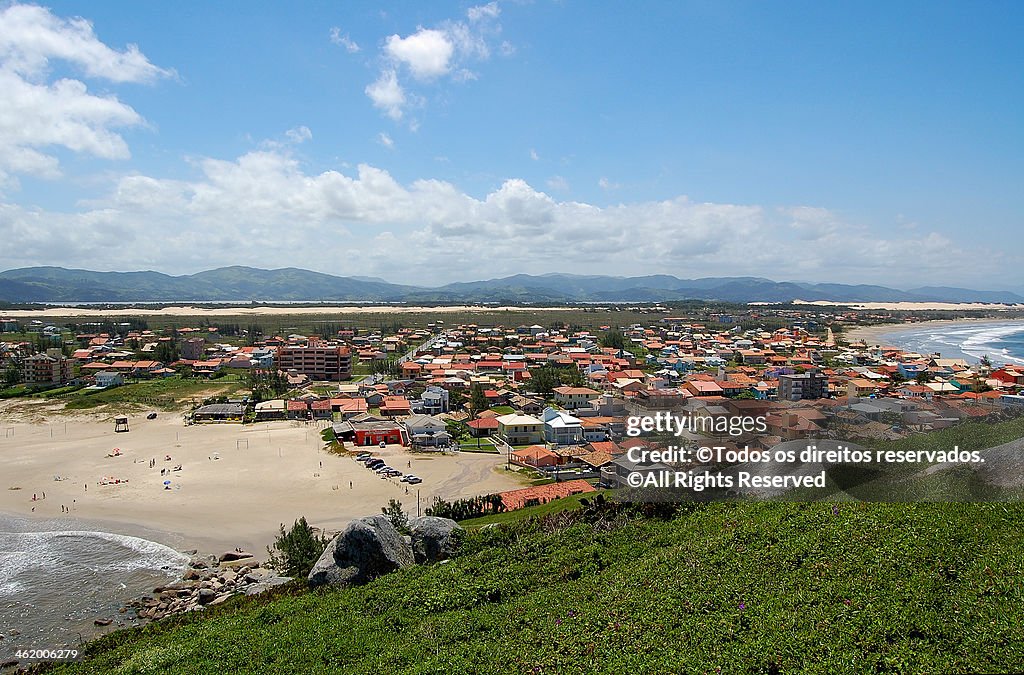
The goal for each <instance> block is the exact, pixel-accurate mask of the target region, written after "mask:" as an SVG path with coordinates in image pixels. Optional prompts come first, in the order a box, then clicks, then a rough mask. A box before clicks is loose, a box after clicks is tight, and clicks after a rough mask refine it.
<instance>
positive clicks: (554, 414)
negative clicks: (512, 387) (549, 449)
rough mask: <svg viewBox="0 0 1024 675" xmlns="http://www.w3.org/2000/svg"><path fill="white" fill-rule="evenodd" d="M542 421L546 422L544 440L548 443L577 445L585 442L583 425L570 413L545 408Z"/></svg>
mask: <svg viewBox="0 0 1024 675" xmlns="http://www.w3.org/2000/svg"><path fill="white" fill-rule="evenodd" d="M541 419H543V420H544V440H546V441H547V442H548V443H554V444H555V445H577V444H579V443H582V442H583V424H582V422H581V421H580V420H579V419H578V418H576V417H573V416H572V415H570V414H569V413H567V412H565V411H562V410H555V409H554V408H545V409H544V413H543V414H542V416H541Z"/></svg>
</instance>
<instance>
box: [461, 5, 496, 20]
mask: <svg viewBox="0 0 1024 675" xmlns="http://www.w3.org/2000/svg"><path fill="white" fill-rule="evenodd" d="M499 14H501V8H500V7H498V3H497V2H489V3H487V4H486V5H477V6H476V7H470V8H469V10H467V11H466V16H467V17H469V20H470V21H486V20H487V19H496V18H498V15H499Z"/></svg>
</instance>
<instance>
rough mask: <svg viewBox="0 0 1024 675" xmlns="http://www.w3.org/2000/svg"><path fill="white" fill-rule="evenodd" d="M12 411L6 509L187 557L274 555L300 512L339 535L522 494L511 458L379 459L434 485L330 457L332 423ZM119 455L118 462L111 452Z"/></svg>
mask: <svg viewBox="0 0 1024 675" xmlns="http://www.w3.org/2000/svg"><path fill="white" fill-rule="evenodd" d="M5 413H6V411H4V413H0V465H2V466H3V472H2V474H0V512H4V513H8V514H15V515H20V516H26V517H35V518H40V519H47V520H49V519H54V518H63V517H68V518H71V519H77V520H81V521H82V523H83V524H84V523H92V524H95V523H106V524H109V526H110V528H113V529H109V530H108V531H112V532H115V533H118V534H132V535H136V536H138V535H137V533H138V532H139V531H140V530H141V529H142V528H145V529H146V530H147V531H149V532H152V531H156V532H161V533H164V536H162V537H157V539H156V540H157V541H160V543H163V544H166V545H168V546H171V547H173V548H177V549H179V550H184V549H191V548H196V549H199V550H200V551H203V552H209V553H219V552H221V551H224V550H230V549H233V548H235V547H236V546H238V547H242V548H245V549H246V550H249V551H252V552H253V553H255V554H257V555H258V556H260V557H265V553H266V551H265V549H266V546H267V545H268V544H270V543H272V542H273V540H274V538H275V536H276V535H277V533H278V528H279V525H280V524H281V523H284V524H286V525H288V526H290V525H291V523H292V522H293V521H294V520H295V519H297V518H298V517H300V516H305V517H306V519H307V521H308V522H309V523H310V524H311V525H314V526H317V527H322V528H326V529H329V530H337V529H341V528H342V527H343V526H344V525H345V524H346V523H347V522H348V521H349V520H351V519H353V518H357V517H360V516H364V515H370V514H373V513H379V512H380V509H381V507H382V506H385V505H386V504H387V502H388V500H389V499H392V498H394V499H398V500H400V501H401V502H402V504H403V506H404V507H405V508H406V511H407V512H411V513H412V514H413V515H415V512H416V501H417V491H418V492H419V494H420V505H421V508H425V507H426V506H428V505H429V504H430V503H431V502H432V501H433V498H434V496H440V497H442V498H445V499H450V498H454V497H468V496H472V495H477V494H486V493H491V492H498V491H502V490H509V489H515V488H518V487H522V486H523V482H522V480H521V479H520V478H518V477H516V476H515V475H513V474H507V473H505V472H504V469H503V468H504V465H505V458H504V456H502V455H496V454H476V453H460V454H458V455H449V456H435V455H427V454H414V453H411V452H409V451H407V450H406V449H405V448H402V447H400V446H389V447H388V448H387V449H380V448H374V449H373V452H374V453H375V454H377V455H379V456H380V457H382V458H384V459H385V460H386V461H387V462H388V463H389V464H391V465H392V466H394V467H396V468H400V469H403V470H405V471H406V472H412V473H415V474H416V475H418V476H420V477H421V478H423V483H421V484H419V485H417V486H407V485H406V484H405V483H401V482H399V481H398V480H397V479H392V480H382V479H381V478H379V477H378V476H377V475H376V474H374V473H373V472H371V471H368V470H367V469H366V468H365V467H363V465H362V464H359V463H358V462H356V461H354V460H353V459H352V458H351V457H348V456H339V455H334V454H330V453H326V452H324V451H323V450H322V446H323V442H322V441H321V438H320V429H321V428H322V424H321V426H320V427H317V426H314V425H313V424H308V425H307V424H306V423H302V422H287V421H280V422H265V423H260V424H253V425H245V426H244V427H243V426H241V425H238V424H215V425H192V426H184V424H183V423H182V417H181V415H180V414H175V413H161V414H160V415H159V417H158V418H157V419H155V420H147V419H145V417H144V416H141V415H140V416H133V417H131V418H130V428H131V430H130V431H129V432H127V433H115V432H114V425H113V423H112V422H109V421H104V420H101V419H99V418H81V417H78V418H72V417H57V416H51V417H48V418H47V419H46V421H44V422H35V423H30V422H28V421H25V420H24V419H20V418H17V417H14V416H12V415H8V414H5ZM115 448H117V449H118V451H119V456H114V457H110V456H108V455H110V454H114V449H115ZM168 455H169V456H170V459H169V460H168V459H166V457H167V456H168ZM151 462H153V464H154V465H153V466H151ZM410 464H411V466H410ZM179 465H180V466H181V470H179V471H174V470H173V469H174V468H175V467H177V466H179ZM162 472H163V475H161V473H162ZM58 476H59V477H60V480H55V478H56V477H58ZM111 478H113V479H114V480H115V481H116V480H120V481H121V482H120V483H114V482H111V480H110V479H111ZM104 481H106V482H107V483H108V484H106V485H103V484H102V483H103V482H104ZM165 481H170V483H169V486H165V485H164V482H165ZM165 487H170V489H165ZM406 490H408V493H407V492H406ZM43 494H45V499H44V498H43ZM33 495H35V496H36V500H35V501H33V499H32V498H33ZM62 507H66V508H67V509H68V510H69V513H66V512H65V511H64V510H63V509H62ZM33 509H34V510H33ZM150 538H153V535H152V534H151V535H150Z"/></svg>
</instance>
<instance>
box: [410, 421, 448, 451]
mask: <svg viewBox="0 0 1024 675" xmlns="http://www.w3.org/2000/svg"><path fill="white" fill-rule="evenodd" d="M402 423H403V424H404V425H405V429H406V432H407V434H408V437H409V439H410V440H411V441H412V444H413V445H414V446H420V447H440V446H446V445H449V444H451V442H452V437H451V435H450V434H449V433H448V428H447V426H446V425H445V423H444V422H442V421H441V420H439V419H437V418H436V417H431V416H430V415H412V416H410V417H408V418H406V419H405V420H404V421H403V422H402Z"/></svg>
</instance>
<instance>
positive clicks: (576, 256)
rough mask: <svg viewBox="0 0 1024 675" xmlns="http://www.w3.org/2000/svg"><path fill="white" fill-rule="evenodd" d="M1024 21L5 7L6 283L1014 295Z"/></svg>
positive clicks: (453, 6)
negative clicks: (121, 273)
mask: <svg viewBox="0 0 1024 675" xmlns="http://www.w3.org/2000/svg"><path fill="white" fill-rule="evenodd" d="M1022 28H1024V5H1021V4H1020V3H1015V2H1006V3H999V2H983V3H934V2H930V3H924V2H921V3H912V2H905V3H895V4H894V3H866V2H865V3H857V4H855V5H850V4H848V3H811V2H807V3H795V2H794V3H757V2H749V3H748V2H711V1H706V2H663V3H644V4H640V5H639V6H633V5H627V4H624V3H592V2H571V1H568V0H566V1H564V2H549V1H545V0H536V1H534V2H513V1H508V2H503V1H502V0H498V2H492V3H489V4H487V3H482V4H473V3H441V2H436V3H412V2H408V3H380V4H378V3H328V2H324V3H306V4H299V5H294V6H288V7H285V6H283V5H281V4H280V3H269V2H268V3H184V4H179V5H177V6H175V7H173V8H172V7H171V6H170V5H158V4H155V3H151V4H139V3H135V2H104V3H85V2H54V3H49V4H46V5H27V4H11V3H7V4H0V80H2V81H0V85H2V86H0V236H2V237H3V239H4V240H5V241H6V242H8V245H5V246H4V247H3V248H2V250H0V268H2V269H7V268H12V267H21V266H28V265H37V264H52V265H61V266H66V267H83V268H89V269H104V270H107V269H118V270H128V269H156V270H159V271H164V272H168V273H188V272H195V271H199V270H202V269H208V268H212V267H217V266H221V265H230V264H244V265H253V266H258V267H283V266H296V267H304V268H309V269H316V270H319V271H324V272H330V273H334V274H342V275H347V274H352V275H372V276H380V277H383V278H386V279H388V280H390V281H396V282H406V283H423V284H440V283H445V282H449V281H462V280H471V279H478V278H491V277H495V276H503V275H506V274H513V273H517V272H530V273H544V272H553V271H567V272H574V273H581V274H587V273H594V274H598V273H599V274H617V275H634V274H647V273H668V274H675V275H676V276H680V277H700V276H739V275H757V276H766V277H770V278H774V279H779V280H785V279H798V280H809V281H823V282H828V281H838V282H847V283H881V284H888V285H894V286H902V287H912V286H916V285H921V284H925V283H927V284H942V285H967V286H973V287H984V288H1020V287H1021V286H1022V285H1024V277H1022V276H1021V275H1020V273H1019V272H1018V271H1017V270H1019V264H1018V263H1017V261H1016V256H1014V255H1013V253H1012V251H1013V250H1014V249H1016V250H1020V249H1021V248H1022V246H1024V234H1021V233H1022V232H1024V227H1022V220H1024V216H1022V214H1024V159H1022V158H1024V124H1022V122H1021V120H1024V69H1022V68H1021V64H1022V63H1024V46H1022V44H1024V42H1022V41H1021V40H1020V39H1019V35H1020V34H1021V29H1022ZM131 45H135V46H136V47H131ZM4 110H6V112H4Z"/></svg>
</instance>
